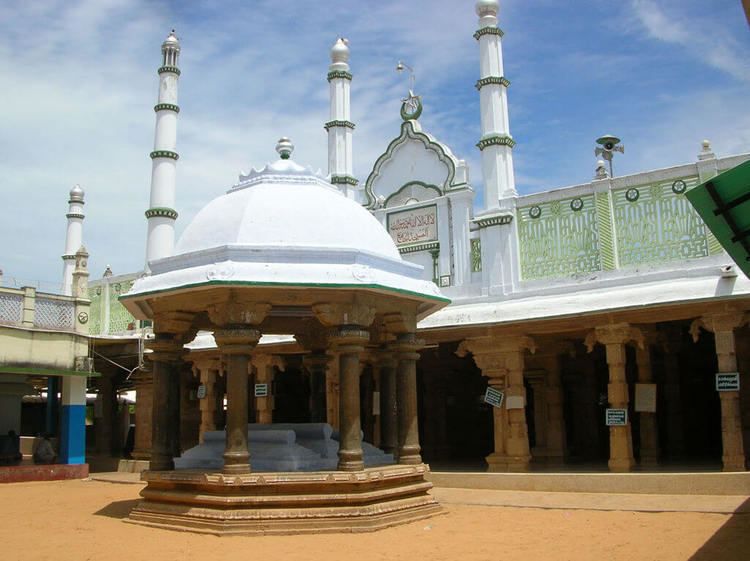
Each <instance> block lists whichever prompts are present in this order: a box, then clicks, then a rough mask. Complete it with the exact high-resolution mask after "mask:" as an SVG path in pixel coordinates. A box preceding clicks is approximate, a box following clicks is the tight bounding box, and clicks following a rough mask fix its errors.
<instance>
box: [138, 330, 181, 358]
mask: <svg viewBox="0 0 750 561" xmlns="http://www.w3.org/2000/svg"><path fill="white" fill-rule="evenodd" d="M147 347H148V348H149V349H151V352H150V353H147V354H146V355H145V358H146V359H148V360H150V361H152V362H177V361H178V360H180V358H181V356H182V351H183V348H182V340H181V339H180V338H179V337H175V336H174V335H173V334H170V333H157V334H156V337H155V338H154V339H151V340H150V341H148V343H147Z"/></svg>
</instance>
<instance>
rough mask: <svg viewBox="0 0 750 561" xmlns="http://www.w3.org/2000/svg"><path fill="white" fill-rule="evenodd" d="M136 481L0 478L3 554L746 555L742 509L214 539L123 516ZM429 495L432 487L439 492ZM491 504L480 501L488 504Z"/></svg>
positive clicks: (611, 560)
mask: <svg viewBox="0 0 750 561" xmlns="http://www.w3.org/2000/svg"><path fill="white" fill-rule="evenodd" d="M139 490H140V486H138V485H125V484H114V483H105V482H100V481H63V482H49V483H15V484H5V485H2V486H0V559H2V560H3V561H6V560H7V561H16V560H19V561H20V560H42V559H49V560H54V561H87V560H92V561H98V560H106V561H120V560H123V561H124V560H127V561H140V560H149V561H151V560H160V561H162V560H163V561H176V560H179V561H190V560H194V559H195V560H201V561H232V560H235V559H238V560H239V559H242V560H250V559H263V560H264V561H266V560H268V561H275V560H284V561H297V560H305V561H310V560H316V559H325V560H326V561H343V560H346V561H366V560H371V559H373V560H379V559H382V560H389V561H395V560H400V559H404V560H407V559H408V560H410V561H412V560H422V559H424V560H436V561H437V560H450V561H458V560H485V559H486V560H492V561H496V560H497V561H500V560H502V561H513V560H523V561H535V560H540V561H555V560H571V561H573V560H575V561H593V560H596V561H619V560H623V561H625V560H627V561H634V560H658V561H677V560H691V561H735V560H736V561H748V560H749V559H750V514H748V513H741V514H709V513H699V512H635V511H601V510H599V511H597V510H580V509H566V508H518V507H503V506H494V505H477V504H470V503H472V502H474V501H476V495H475V492H468V491H467V493H466V494H465V495H464V494H462V493H461V491H460V490H455V489H454V490H451V493H450V496H448V495H446V496H445V497H444V499H443V500H444V503H446V504H445V509H446V512H447V514H445V515H442V516H438V517H435V518H432V519H430V520H427V521H422V522H415V523H412V524H408V525H405V526H399V527H396V528H390V529H386V530H382V531H380V532H375V533H370V534H323V535H316V536H267V537H228V538H227V537H224V538H219V537H214V536H203V535H196V534H190V533H183V532H173V531H166V530H158V529H152V528H145V527H141V526H136V525H132V524H126V523H124V522H123V518H124V517H125V516H127V513H128V511H129V510H130V508H131V507H132V506H133V505H134V504H135V502H136V501H137V497H138V491H139ZM438 494H439V490H438ZM487 502H491V501H489V500H488V501H487ZM467 503H468V504H467Z"/></svg>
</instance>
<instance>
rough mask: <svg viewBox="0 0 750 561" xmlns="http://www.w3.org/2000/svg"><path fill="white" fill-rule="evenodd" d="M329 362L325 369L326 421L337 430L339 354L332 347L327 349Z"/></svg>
mask: <svg viewBox="0 0 750 561" xmlns="http://www.w3.org/2000/svg"><path fill="white" fill-rule="evenodd" d="M329 355H330V357H331V363H330V364H329V365H328V370H327V371H326V422H327V423H328V424H329V425H331V426H332V427H333V430H339V417H340V415H339V405H340V399H339V396H340V393H341V392H340V388H339V355H338V353H336V351H335V350H334V349H330V350H329Z"/></svg>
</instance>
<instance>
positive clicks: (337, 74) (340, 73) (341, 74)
mask: <svg viewBox="0 0 750 561" xmlns="http://www.w3.org/2000/svg"><path fill="white" fill-rule="evenodd" d="M336 78H343V79H344V80H350V81H351V79H352V75H351V73H349V72H346V71H344V70H331V71H330V72H329V73H328V81H329V82H330V81H331V80H335V79H336Z"/></svg>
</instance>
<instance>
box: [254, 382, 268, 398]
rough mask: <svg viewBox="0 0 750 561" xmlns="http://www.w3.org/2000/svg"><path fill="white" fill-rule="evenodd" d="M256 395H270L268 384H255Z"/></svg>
mask: <svg viewBox="0 0 750 561" xmlns="http://www.w3.org/2000/svg"><path fill="white" fill-rule="evenodd" d="M255 397H268V384H255Z"/></svg>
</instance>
